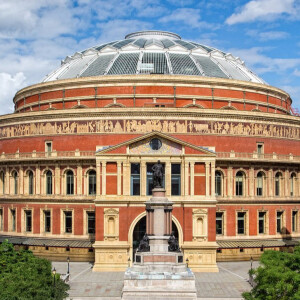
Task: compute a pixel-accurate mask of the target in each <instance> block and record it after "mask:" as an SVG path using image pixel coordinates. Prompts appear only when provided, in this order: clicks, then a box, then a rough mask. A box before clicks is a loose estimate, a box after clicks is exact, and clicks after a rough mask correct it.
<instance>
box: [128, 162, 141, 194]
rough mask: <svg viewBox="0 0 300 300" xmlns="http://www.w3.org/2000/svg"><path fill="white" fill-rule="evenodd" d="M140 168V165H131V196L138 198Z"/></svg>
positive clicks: (139, 192) (139, 191)
mask: <svg viewBox="0 0 300 300" xmlns="http://www.w3.org/2000/svg"><path fill="white" fill-rule="evenodd" d="M140 170H141V168H140V164H131V179H130V180H131V181H130V185H131V187H130V190H131V196H139V195H140V194H141V175H140V174H141V171H140Z"/></svg>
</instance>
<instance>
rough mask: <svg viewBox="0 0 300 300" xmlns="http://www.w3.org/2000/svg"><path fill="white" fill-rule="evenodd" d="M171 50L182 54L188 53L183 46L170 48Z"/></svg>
mask: <svg viewBox="0 0 300 300" xmlns="http://www.w3.org/2000/svg"><path fill="white" fill-rule="evenodd" d="M169 50H170V51H181V52H186V51H187V49H186V48H184V47H183V46H180V45H174V46H171V47H169Z"/></svg>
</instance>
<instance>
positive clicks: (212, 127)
mask: <svg viewBox="0 0 300 300" xmlns="http://www.w3.org/2000/svg"><path fill="white" fill-rule="evenodd" d="M152 131H159V132H164V133H176V134H184V133H187V134H218V135H219V134H222V135H239V136H265V137H276V138H288V139H300V127H289V126H282V125H274V124H259V123H242V122H224V121H187V120H186V121H179V120H99V121H98V120H95V121H78V122H77V121H66V122H40V123H38V122H36V123H31V124H26V123H25V124H20V125H14V126H3V127H0V139H1V138H2V139H3V138H11V137H22V136H33V135H55V134H87V133H139V134H143V133H148V132H152Z"/></svg>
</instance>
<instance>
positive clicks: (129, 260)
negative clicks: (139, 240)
mask: <svg viewBox="0 0 300 300" xmlns="http://www.w3.org/2000/svg"><path fill="white" fill-rule="evenodd" d="M130 262H131V259H130V257H128V268H130Z"/></svg>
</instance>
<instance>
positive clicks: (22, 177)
mask: <svg viewBox="0 0 300 300" xmlns="http://www.w3.org/2000/svg"><path fill="white" fill-rule="evenodd" d="M19 174H20V178H19V182H20V187H19V194H20V195H23V194H24V171H23V167H20V171H19Z"/></svg>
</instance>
